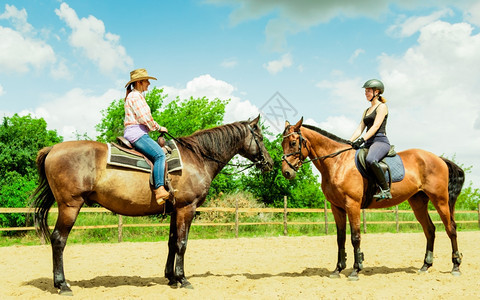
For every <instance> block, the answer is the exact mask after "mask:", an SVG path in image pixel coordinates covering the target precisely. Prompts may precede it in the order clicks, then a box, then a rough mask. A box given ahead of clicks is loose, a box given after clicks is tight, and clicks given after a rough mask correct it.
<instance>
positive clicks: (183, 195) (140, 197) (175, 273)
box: [32, 116, 273, 294]
mask: <svg viewBox="0 0 480 300" xmlns="http://www.w3.org/2000/svg"><path fill="white" fill-rule="evenodd" d="M259 118H260V116H258V117H257V118H256V119H255V120H253V121H243V122H235V123H232V124H227V125H223V126H219V127H216V128H212V129H207V130H203V131H199V132H196V133H194V134H193V135H191V136H188V137H183V138H180V139H178V140H179V143H178V148H179V150H180V154H181V157H182V160H183V164H184V167H183V170H182V171H178V172H173V173H171V174H170V179H171V184H172V186H173V188H174V189H175V190H176V191H175V193H174V198H175V202H174V204H173V208H172V210H173V212H172V213H171V221H170V235H169V240H168V257H167V262H166V266H165V277H166V278H167V279H168V280H169V285H175V286H176V285H177V283H180V284H181V287H191V284H190V283H189V282H188V281H187V279H186V278H185V274H184V255H185V250H186V248H187V239H188V232H189V229H190V225H191V223H192V220H193V217H194V216H195V210H196V208H197V207H199V206H200V205H202V203H203V202H204V201H205V197H206V196H207V193H208V190H209V188H210V184H211V182H212V180H213V179H214V178H215V176H216V175H217V174H218V173H219V172H220V171H221V170H222V168H223V167H224V166H225V165H226V164H227V163H228V161H230V159H232V157H233V156H235V155H236V154H240V155H242V156H244V157H246V158H248V159H249V160H251V161H253V162H254V163H255V164H256V165H257V167H260V168H261V169H262V170H263V171H269V170H271V169H272V166H273V161H272V159H271V157H270V155H269V154H268V152H267V150H266V148H265V145H264V144H263V136H262V132H261V130H260V127H259V126H258V120H259ZM37 165H38V169H39V173H40V185H39V187H38V188H37V190H36V191H35V193H34V195H33V197H32V199H33V203H32V206H33V207H35V219H36V224H38V225H39V229H40V232H41V233H42V234H43V235H44V236H45V237H46V238H47V239H50V240H51V244H52V252H53V280H54V286H55V287H57V288H58V289H60V293H67V294H71V293H72V291H71V289H70V288H69V285H68V284H67V282H66V280H65V275H64V271H63V250H64V248H65V245H66V242H67V238H68V234H69V233H70V230H71V229H72V227H73V225H74V223H75V220H76V218H77V216H78V213H79V212H80V209H81V208H82V206H83V204H84V203H86V204H90V203H98V204H100V205H101V206H103V207H105V208H107V209H109V210H111V211H113V212H115V213H117V214H121V215H126V216H146V215H155V214H160V213H162V212H164V209H165V207H164V205H166V204H162V205H159V204H157V202H156V201H155V196H154V194H153V193H152V187H151V186H150V184H149V174H148V173H145V172H139V171H134V170H130V169H124V168H120V167H114V166H110V165H107V145H106V144H102V143H99V142H92V141H72V142H64V143H60V144H57V145H54V146H53V147H48V148H44V149H42V150H40V151H39V153H38V157H37ZM55 201H56V202H57V204H58V219H57V223H56V225H55V229H54V230H53V233H52V234H51V235H50V232H49V228H48V225H47V217H48V211H49V209H50V207H51V206H52V205H53V204H54V203H55ZM169 204H170V203H169Z"/></svg>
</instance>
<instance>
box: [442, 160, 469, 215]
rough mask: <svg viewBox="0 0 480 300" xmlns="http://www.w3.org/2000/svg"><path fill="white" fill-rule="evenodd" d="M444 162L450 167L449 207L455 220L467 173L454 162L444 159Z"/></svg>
mask: <svg viewBox="0 0 480 300" xmlns="http://www.w3.org/2000/svg"><path fill="white" fill-rule="evenodd" d="M442 159H443V161H444V162H445V163H446V164H447V166H448V206H449V208H450V215H451V218H452V220H453V213H454V211H455V202H456V201H457V197H458V195H460V192H461V191H462V187H463V183H464V182H465V172H464V171H463V170H462V168H460V167H459V166H458V165H457V164H455V163H454V162H453V161H450V160H448V159H446V158H443V157H442Z"/></svg>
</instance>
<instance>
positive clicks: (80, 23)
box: [55, 3, 133, 73]
mask: <svg viewBox="0 0 480 300" xmlns="http://www.w3.org/2000/svg"><path fill="white" fill-rule="evenodd" d="M55 13H56V14H57V15H58V16H59V17H60V19H62V20H63V21H65V23H66V24H67V26H68V27H70V29H72V34H71V35H70V38H69V41H70V44H71V45H72V46H73V47H76V48H80V49H82V50H83V52H84V54H85V56H86V57H87V58H89V59H90V60H92V61H93V62H94V63H96V64H97V65H98V66H99V68H100V70H101V71H102V72H103V73H110V72H113V71H115V70H117V69H119V70H120V71H125V70H128V69H130V68H131V67H132V65H133V60H132V58H131V57H130V56H128V55H127V53H126V50H125V48H124V47H123V46H122V45H120V37H119V36H118V35H115V34H112V33H110V32H105V25H104V24H103V22H102V21H101V20H98V19H97V18H95V17H94V16H91V15H90V16H88V18H81V19H79V18H78V16H77V14H76V12H75V11H74V10H73V9H72V8H70V6H68V4H66V3H62V4H61V5H60V9H55Z"/></svg>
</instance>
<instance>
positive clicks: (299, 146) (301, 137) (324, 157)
mask: <svg viewBox="0 0 480 300" xmlns="http://www.w3.org/2000/svg"><path fill="white" fill-rule="evenodd" d="M294 133H296V134H298V136H299V143H298V151H296V152H292V153H288V154H284V155H283V156H282V160H284V161H285V162H286V163H287V164H288V165H289V166H290V167H291V168H292V169H294V170H295V171H297V170H298V169H299V168H300V167H299V166H298V165H299V164H300V163H302V164H306V163H310V162H313V161H316V160H323V159H327V158H332V157H335V156H337V155H339V154H341V153H343V152H346V151H349V150H354V148H353V147H351V148H346V149H342V150H339V151H337V152H334V153H330V154H327V155H324V156H317V157H314V158H312V159H310V160H305V161H304V160H303V159H302V145H303V142H304V141H305V139H304V138H303V136H302V133H301V132H300V131H294V132H291V133H289V134H286V135H284V136H283V138H284V139H285V138H286V137H289V136H290V135H292V134H294ZM305 148H307V146H306V144H305ZM307 150H308V149H307ZM296 154H298V155H299V160H298V162H297V164H296V165H292V163H290V162H289V161H288V160H287V157H289V156H292V155H296Z"/></svg>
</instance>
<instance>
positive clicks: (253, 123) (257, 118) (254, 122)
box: [248, 114, 260, 127]
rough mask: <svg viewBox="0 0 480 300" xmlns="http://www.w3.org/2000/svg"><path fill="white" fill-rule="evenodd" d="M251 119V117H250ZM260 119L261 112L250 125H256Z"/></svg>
mask: <svg viewBox="0 0 480 300" xmlns="http://www.w3.org/2000/svg"><path fill="white" fill-rule="evenodd" d="M248 120H249V121H250V119H248ZM259 120H260V114H259V115H258V117H256V118H255V119H254V120H253V121H250V126H252V127H255V126H256V125H257V123H258V121H259Z"/></svg>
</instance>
